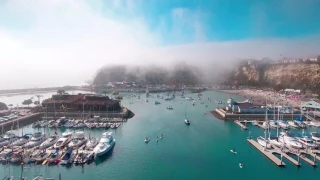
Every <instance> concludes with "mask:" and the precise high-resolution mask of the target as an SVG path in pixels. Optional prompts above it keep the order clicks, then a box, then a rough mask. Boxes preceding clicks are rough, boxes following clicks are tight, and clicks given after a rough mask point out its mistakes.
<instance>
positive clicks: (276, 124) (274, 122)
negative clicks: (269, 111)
mask: <svg viewBox="0 0 320 180" xmlns="http://www.w3.org/2000/svg"><path fill="white" fill-rule="evenodd" d="M269 125H270V127H272V128H279V124H278V122H277V121H276V120H273V121H270V122H269Z"/></svg>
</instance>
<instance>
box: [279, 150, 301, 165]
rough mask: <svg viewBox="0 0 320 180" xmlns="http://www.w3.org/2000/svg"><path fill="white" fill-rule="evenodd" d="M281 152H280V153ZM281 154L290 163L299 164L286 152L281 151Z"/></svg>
mask: <svg viewBox="0 0 320 180" xmlns="http://www.w3.org/2000/svg"><path fill="white" fill-rule="evenodd" d="M280 154H281V153H280ZM282 156H283V157H285V158H286V159H287V160H288V161H290V162H291V163H292V164H294V165H296V166H300V162H299V161H297V160H295V159H293V158H292V157H290V156H289V155H288V154H286V153H282Z"/></svg>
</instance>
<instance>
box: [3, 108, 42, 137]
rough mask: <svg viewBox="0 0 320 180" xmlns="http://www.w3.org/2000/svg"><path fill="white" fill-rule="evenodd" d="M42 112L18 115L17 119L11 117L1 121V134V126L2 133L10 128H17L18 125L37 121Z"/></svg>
mask: <svg viewBox="0 0 320 180" xmlns="http://www.w3.org/2000/svg"><path fill="white" fill-rule="evenodd" d="M41 116H42V114H41V113H34V114H30V115H26V116H23V117H19V118H17V119H13V120H10V121H7V122H4V123H1V124H0V126H1V132H0V133H1V134H2V128H3V133H5V132H6V131H9V130H11V129H13V130H14V129H17V128H18V126H19V127H22V126H26V125H29V124H32V123H33V122H35V121H38V120H40V119H41Z"/></svg>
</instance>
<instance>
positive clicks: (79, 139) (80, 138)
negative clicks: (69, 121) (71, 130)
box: [68, 131, 88, 147]
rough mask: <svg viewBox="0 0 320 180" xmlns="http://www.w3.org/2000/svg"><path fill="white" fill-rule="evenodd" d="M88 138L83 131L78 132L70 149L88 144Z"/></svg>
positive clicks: (70, 144)
mask: <svg viewBox="0 0 320 180" xmlns="http://www.w3.org/2000/svg"><path fill="white" fill-rule="evenodd" d="M87 140H88V139H87V138H86V137H85V134H84V132H83V131H79V132H76V134H75V135H74V137H73V139H72V140H71V142H70V143H69V145H68V146H69V147H80V146H82V145H83V144H84V143H86V142H87Z"/></svg>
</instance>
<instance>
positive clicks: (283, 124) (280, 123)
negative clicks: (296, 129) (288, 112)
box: [278, 120, 289, 130]
mask: <svg viewBox="0 0 320 180" xmlns="http://www.w3.org/2000/svg"><path fill="white" fill-rule="evenodd" d="M278 124H279V126H280V127H281V128H282V129H284V130H287V129H289V125H288V123H287V121H285V120H282V121H279V122H278Z"/></svg>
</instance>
